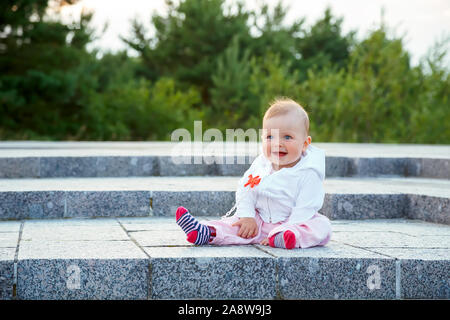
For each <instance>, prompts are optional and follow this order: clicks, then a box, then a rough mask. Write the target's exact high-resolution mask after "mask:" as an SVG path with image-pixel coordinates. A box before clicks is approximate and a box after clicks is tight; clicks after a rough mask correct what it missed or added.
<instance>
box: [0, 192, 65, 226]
mask: <svg viewBox="0 0 450 320" xmlns="http://www.w3.org/2000/svg"><path fill="white" fill-rule="evenodd" d="M64 209H65V197H64V192H61V191H22V192H0V219H39V218H62V217H63V215H64Z"/></svg>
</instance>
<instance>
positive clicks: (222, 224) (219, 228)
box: [204, 214, 267, 246]
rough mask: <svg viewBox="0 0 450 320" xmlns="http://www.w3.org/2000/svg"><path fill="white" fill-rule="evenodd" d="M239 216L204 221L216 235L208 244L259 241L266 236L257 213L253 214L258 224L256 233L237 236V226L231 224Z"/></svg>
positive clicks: (234, 243)
mask: <svg viewBox="0 0 450 320" xmlns="http://www.w3.org/2000/svg"><path fill="white" fill-rule="evenodd" d="M238 220H239V218H238V217H235V216H232V217H227V218H222V219H220V220H213V221H205V222H204V224H206V225H207V226H208V227H209V228H210V229H211V230H213V231H215V233H216V235H215V237H213V238H212V240H211V242H210V244H214V245H222V246H224V245H244V244H252V243H259V242H260V241H261V240H262V239H263V238H265V237H267V233H265V234H264V233H263V230H262V229H263V228H262V220H261V218H260V217H259V215H258V214H256V216H255V220H256V224H257V226H258V234H257V235H256V236H255V237H253V238H249V239H245V238H242V237H240V236H238V232H239V226H235V227H233V226H232V224H233V223H235V222H236V221H238Z"/></svg>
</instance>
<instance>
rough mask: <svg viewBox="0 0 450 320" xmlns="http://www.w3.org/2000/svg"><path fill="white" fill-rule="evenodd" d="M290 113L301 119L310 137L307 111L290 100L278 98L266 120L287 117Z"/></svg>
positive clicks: (272, 103)
mask: <svg viewBox="0 0 450 320" xmlns="http://www.w3.org/2000/svg"><path fill="white" fill-rule="evenodd" d="M288 113H295V114H296V115H298V116H299V117H300V119H301V120H300V123H299V124H301V125H302V127H303V128H304V130H305V134H306V136H308V135H309V116H308V113H307V112H306V110H305V109H304V108H303V107H302V106H301V105H300V104H298V103H297V102H295V101H294V100H292V99H289V98H284V97H282V98H276V99H275V100H273V101H272V102H271V103H270V107H269V108H268V109H267V110H266V113H265V114H264V118H263V121H264V120H267V119H270V118H273V117H276V116H281V115H285V114H288Z"/></svg>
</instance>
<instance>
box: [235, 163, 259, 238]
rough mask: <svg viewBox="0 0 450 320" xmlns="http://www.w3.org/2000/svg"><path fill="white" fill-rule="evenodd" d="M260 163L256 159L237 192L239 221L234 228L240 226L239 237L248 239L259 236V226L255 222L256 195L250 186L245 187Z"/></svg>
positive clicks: (240, 181)
mask: <svg viewBox="0 0 450 320" xmlns="http://www.w3.org/2000/svg"><path fill="white" fill-rule="evenodd" d="M258 161H259V159H258V158H256V159H255V161H254V162H253V163H252V165H251V166H250V168H249V169H248V170H247V171H246V172H245V174H244V176H243V177H242V178H241V179H240V180H239V183H238V188H237V191H236V216H237V217H239V221H237V222H235V223H233V225H232V226H239V227H240V228H239V232H238V236H239V237H242V238H246V239H248V238H253V237H255V236H256V235H257V234H258V225H257V224H256V220H255V214H256V213H255V205H256V198H255V194H254V191H253V190H251V187H250V186H247V187H244V185H245V184H246V182H247V180H248V176H249V175H250V174H251V173H252V172H253V170H254V168H255V166H256V164H257V162H258Z"/></svg>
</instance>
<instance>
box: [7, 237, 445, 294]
mask: <svg viewBox="0 0 450 320" xmlns="http://www.w3.org/2000/svg"><path fill="white" fill-rule="evenodd" d="M252 247H254V248H257V247H258V246H252ZM149 249H150V250H151V248H149ZM257 249H258V248H257ZM216 250H217V249H216ZM261 251H263V252H265V253H267V252H266V251H265V250H261ZM124 265H125V266H126V267H125V268H124ZM449 267H450V261H449V260H426V261H424V260H420V258H419V259H398V258H391V257H387V256H386V257H382V256H381V255H380V257H379V258H367V257H354V258H331V257H292V258H288V257H275V256H271V255H270V254H267V256H266V257H251V256H249V257H228V258H227V257H224V258H217V257H213V256H211V257H201V258H198V257H197V258H196V257H178V258H177V257H172V258H167V257H151V256H148V257H147V258H142V259H135V258H133V259H51V260H47V259H24V260H20V261H14V268H13V269H14V275H13V279H12V280H13V284H14V285H13V287H10V289H9V291H10V292H11V293H14V295H12V294H11V296H10V299H18V300H22V299H25V300H28V299H107V300H109V299H139V300H146V299H199V298H200V299H450V290H448V288H447V289H445V288H444V289H443V287H442V284H441V283H442V282H445V280H447V279H446V278H445V270H448V269H449ZM176 269H181V270H182V271H183V272H184V273H186V274H187V276H186V278H187V279H183V281H180V276H179V274H175V275H174V274H170V272H171V270H176ZM111 270H115V271H114V273H115V274H114V275H112V274H111ZM130 270H132V272H133V273H134V276H135V278H132V279H130V277H129V275H130V274H129V271H130ZM236 270H239V276H245V277H246V279H247V281H249V283H250V284H249V285H245V286H242V285H240V284H239V282H238V284H236V283H235V282H233V279H232V278H233V277H235V276H236V275H235V274H234V272H236ZM417 270H420V273H421V274H420V275H418V273H417ZM436 270H444V275H443V273H442V271H441V272H439V273H438V274H436V273H435V271H436ZM93 271H94V273H96V274H92V273H93ZM86 272H88V273H90V274H88V275H86ZM43 274H46V275H47V276H52V277H51V278H50V279H47V280H48V281H42V279H41V278H40V277H41V276H42V275H43ZM22 275H24V276H22ZM25 275H26V276H25ZM55 275H56V276H55ZM443 276H444V278H443ZM105 277H111V278H108V279H107V281H106V282H107V283H108V285H112V286H113V288H114V290H118V288H126V289H127V290H126V292H125V293H121V294H119V293H117V292H112V291H113V290H110V288H105V287H103V286H102V282H104V281H105ZM202 277H203V279H204V281H198V279H202ZM205 277H209V278H206V279H205ZM421 278H422V279H421ZM86 279H87V280H86ZM423 279H426V280H432V281H427V282H425V281H424V282H422V281H423ZM83 280H85V281H87V283H85V282H83ZM185 280H186V281H185ZM421 280H422V281H421ZM44 282H47V283H50V284H51V285H43V283H44ZM89 282H91V283H89ZM212 282H216V283H217V282H219V283H220V288H218V287H215V286H214V285H211V286H210V288H211V287H212V288H213V289H212V290H211V291H210V292H209V293H208V291H207V290H203V289H201V288H200V287H201V286H202V285H205V284H207V283H212ZM418 283H419V285H417V284H418ZM9 284H11V282H10V283H9ZM38 285H41V286H42V287H40V288H36V287H33V286H38ZM336 286H337V288H336V289H334V288H333V287H336ZM206 287H207V286H206ZM4 289H5V287H4ZM86 290H93V291H94V292H86ZM227 290H228V291H227ZM119 291H120V289H119ZM3 298H5V297H3Z"/></svg>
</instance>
